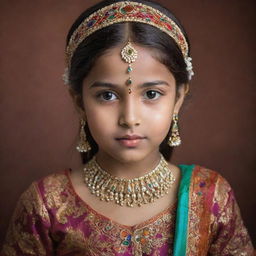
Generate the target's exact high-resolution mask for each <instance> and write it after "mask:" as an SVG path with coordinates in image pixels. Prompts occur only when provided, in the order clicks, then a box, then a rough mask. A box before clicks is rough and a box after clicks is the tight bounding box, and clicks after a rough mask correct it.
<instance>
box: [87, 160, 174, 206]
mask: <svg viewBox="0 0 256 256" xmlns="http://www.w3.org/2000/svg"><path fill="white" fill-rule="evenodd" d="M84 182H85V184H86V185H87V187H88V188H89V190H90V191H91V193H92V194H93V195H95V196H97V197H99V198H100V200H102V201H107V202H110V201H112V202H115V203H116V204H119V205H121V206H123V205H126V206H129V207H133V206H136V205H138V206H141V205H142V204H148V203H152V202H154V201H155V200H156V199H157V198H160V197H162V196H164V195H165V194H168V191H169V188H170V187H171V186H172V184H173V183H174V182H175V177H174V176H173V173H172V171H171V170H170V169H169V168H168V163H167V162H166V160H165V159H164V157H163V156H162V155H161V159H160V161H159V163H158V165H157V166H156V167H155V169H153V170H152V171H150V172H149V173H148V174H146V175H144V176H141V177H138V178H134V179H123V178H118V177H114V176H112V175H111V174H109V173H108V172H107V171H104V170H103V169H102V168H101V167H100V166H99V164H98V163H97V161H96V158H95V157H94V158H92V160H90V161H89V162H88V163H87V164H86V165H85V168H84Z"/></svg>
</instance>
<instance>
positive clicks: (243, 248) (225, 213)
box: [209, 177, 254, 256]
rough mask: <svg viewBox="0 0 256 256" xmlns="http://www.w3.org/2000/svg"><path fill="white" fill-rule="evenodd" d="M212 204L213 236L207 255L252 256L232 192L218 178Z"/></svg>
mask: <svg viewBox="0 0 256 256" xmlns="http://www.w3.org/2000/svg"><path fill="white" fill-rule="evenodd" d="M216 188H217V189H216V192H215V196H214V204H213V208H212V211H213V216H214V221H213V230H214V232H213V233H214V236H213V240H212V243H211V247H210V250H209V255H221V256H229V255H234V256H253V255H254V249H253V245H252V243H251V240H250V237H249V235H248V232H247V230H246V228H245V226H244V224H243V221H242V218H241V214H240V210H239V207H238V205H237V202H236V200H235V197H234V193H233V190H232V189H231V187H230V185H229V184H228V182H227V181H226V180H225V179H224V178H222V177H220V178H219V179H218V181H217V184H216Z"/></svg>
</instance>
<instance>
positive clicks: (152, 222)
mask: <svg viewBox="0 0 256 256" xmlns="http://www.w3.org/2000/svg"><path fill="white" fill-rule="evenodd" d="M179 167H180V169H181V173H182V179H181V183H180V187H179V194H178V202H177V207H176V206H175V205H174V206H172V207H169V208H168V209H166V210H165V211H163V212H161V213H160V214H158V215H157V216H155V217H153V218H151V219H149V220H148V221H145V222H143V223H141V224H139V225H135V226H132V227H129V226H124V225H121V224H118V223H116V222H114V221H111V220H110V219H109V218H107V217H104V216H102V215H101V214H99V213H97V212H96V211H95V210H93V209H92V208H91V207H90V206H89V205H87V204H86V203H85V202H84V201H83V200H82V199H81V198H80V197H79V196H78V195H77V194H76V192H75V190H74V188H73V187H72V183H71V180H70V177H69V170H66V171H63V172H59V173H55V174H51V175H49V176H47V177H45V178H42V179H41V180H39V181H36V182H33V183H32V184H31V186H30V187H29V188H28V189H27V190H26V191H25V192H24V193H23V194H22V195H21V197H20V200H19V201H18V204H17V207H16V210H15V211H14V214H13V217H12V220H11V223H10V226H9V229H8V232H7V236H6V242H5V244H4V246H3V250H2V254H1V255H3V256H16V255H23V256H28V255H36V256H43V255H44V256H55V255H56V256H71V255H72V256H82V255H87V256H99V255H101V256H112V255H115V256H130V255H136V256H137V255H142V256H166V255H174V256H185V255H187V256H198V255H200V256H204V255H205V256H206V255H221V256H229V255H234V256H253V255H254V249H253V246H252V243H251V240H250V238H249V235H248V233H247V230H246V228H245V226H244V224H243V221H242V219H241V215H240V211H239V208H238V205H237V203H236V200H235V197H234V193H233V191H232V189H231V188H230V186H229V184H228V183H227V181H226V180H225V179H224V178H223V177H221V176H220V175H219V174H218V173H216V172H214V171H211V170H208V169H206V168H203V167H200V166H194V165H193V166H186V165H183V166H182V165H180V166H179Z"/></svg>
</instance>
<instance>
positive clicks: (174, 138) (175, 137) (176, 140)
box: [168, 114, 181, 147]
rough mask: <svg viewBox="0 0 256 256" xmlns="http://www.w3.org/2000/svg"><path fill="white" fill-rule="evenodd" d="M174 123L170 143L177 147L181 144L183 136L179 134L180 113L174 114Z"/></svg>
mask: <svg viewBox="0 0 256 256" xmlns="http://www.w3.org/2000/svg"><path fill="white" fill-rule="evenodd" d="M172 120H173V124H172V134H171V137H170V138H169V141H168V145H169V146H171V147H177V146H179V145H180V144H181V138H180V134H179V127H178V115H177V114H173V117H172Z"/></svg>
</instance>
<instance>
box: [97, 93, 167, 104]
mask: <svg viewBox="0 0 256 256" xmlns="http://www.w3.org/2000/svg"><path fill="white" fill-rule="evenodd" d="M149 92H154V93H156V94H157V95H158V97H156V98H153V99H150V98H147V97H146V96H145V95H146V94H147V93H149ZM106 93H111V94H112V96H113V95H114V96H115V97H116V98H115V99H112V100H111V99H108V100H107V99H104V98H103V96H104V94H106ZM162 95H164V94H163V93H162V92H159V91H157V90H147V91H146V92H145V93H144V94H143V97H144V98H145V100H150V101H153V100H157V99H158V98H159V97H161V96H162ZM96 97H97V98H98V99H99V100H101V101H104V102H111V101H114V100H116V99H118V97H117V95H116V94H115V93H114V92H112V91H103V92H99V93H98V94H97V95H96Z"/></svg>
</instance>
